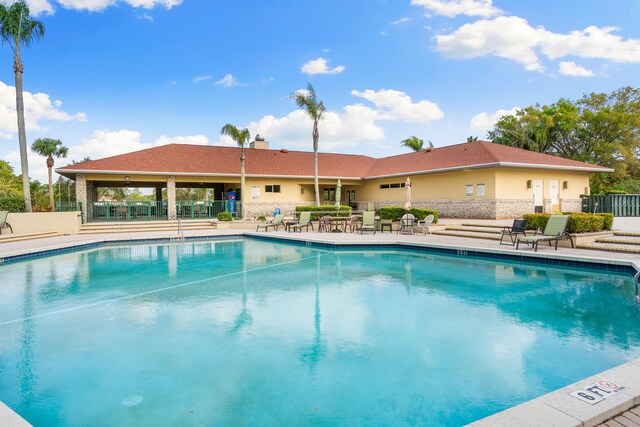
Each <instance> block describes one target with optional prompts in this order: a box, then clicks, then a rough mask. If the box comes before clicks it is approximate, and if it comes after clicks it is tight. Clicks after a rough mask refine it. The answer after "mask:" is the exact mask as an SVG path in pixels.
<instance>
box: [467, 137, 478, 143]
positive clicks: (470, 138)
mask: <svg viewBox="0 0 640 427" xmlns="http://www.w3.org/2000/svg"><path fill="white" fill-rule="evenodd" d="M477 140H478V137H477V136H468V137H467V142H476V141H477Z"/></svg>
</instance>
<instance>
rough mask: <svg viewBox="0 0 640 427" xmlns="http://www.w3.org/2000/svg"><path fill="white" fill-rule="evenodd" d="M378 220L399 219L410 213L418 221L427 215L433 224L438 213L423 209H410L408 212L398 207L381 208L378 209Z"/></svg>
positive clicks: (436, 219)
mask: <svg viewBox="0 0 640 427" xmlns="http://www.w3.org/2000/svg"><path fill="white" fill-rule="evenodd" d="M378 213H379V214H380V219H400V218H402V216H403V215H404V214H406V213H410V214H412V215H413V216H415V217H416V219H417V220H418V221H422V220H423V219H425V218H426V216H427V215H433V223H434V224H436V223H437V222H438V211H434V210H431V209H423V208H411V209H409V212H407V211H406V210H405V208H403V207H400V206H381V207H380V208H379V209H378Z"/></svg>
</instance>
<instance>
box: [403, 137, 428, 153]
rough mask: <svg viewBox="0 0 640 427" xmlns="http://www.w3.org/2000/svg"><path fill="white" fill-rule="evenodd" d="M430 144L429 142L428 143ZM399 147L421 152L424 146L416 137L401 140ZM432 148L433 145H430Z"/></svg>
mask: <svg viewBox="0 0 640 427" xmlns="http://www.w3.org/2000/svg"><path fill="white" fill-rule="evenodd" d="M429 144H431V142H429ZM400 145H402V146H403V147H407V148H410V149H412V150H413V151H422V146H423V145H424V141H423V140H421V139H420V138H418V137H417V136H411V137H409V138H407V139H403V140H402V141H401V142H400ZM431 145H432V146H433V144H431Z"/></svg>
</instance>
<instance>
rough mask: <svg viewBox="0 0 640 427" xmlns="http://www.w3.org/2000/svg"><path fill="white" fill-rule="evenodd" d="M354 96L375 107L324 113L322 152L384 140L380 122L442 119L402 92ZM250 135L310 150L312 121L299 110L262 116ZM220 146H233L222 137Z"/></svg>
mask: <svg viewBox="0 0 640 427" xmlns="http://www.w3.org/2000/svg"><path fill="white" fill-rule="evenodd" d="M352 94H353V95H355V96H358V97H360V98H364V99H367V100H368V101H371V102H372V103H373V105H374V107H375V108H372V107H369V106H366V105H363V104H359V103H356V104H350V105H347V106H345V107H344V108H343V109H342V111H338V112H336V111H327V112H326V113H325V117H324V120H322V122H321V123H320V143H321V146H322V149H323V150H333V149H335V148H337V147H354V146H357V145H358V144H360V143H363V142H368V143H376V142H377V141H382V140H384V138H385V134H384V128H383V127H382V126H381V124H380V122H385V121H386V122H390V121H412V122H428V121H432V120H438V119H439V118H441V117H442V116H443V114H442V111H440V109H439V108H438V106H437V105H436V104H434V103H432V102H430V101H419V102H415V103H414V102H412V101H411V98H410V97H409V96H408V95H406V94H405V93H404V92H400V91H395V90H380V91H373V90H365V91H362V92H358V91H353V92H352ZM249 130H250V132H251V135H255V134H257V133H260V134H263V135H265V136H266V137H267V139H269V140H272V141H277V142H278V143H279V144H280V145H281V146H296V147H301V148H304V149H308V148H309V147H311V141H312V138H311V120H310V119H309V118H308V117H307V116H306V115H305V113H304V112H303V111H302V110H296V111H292V112H291V113H289V114H287V115H286V116H284V117H279V118H278V117H275V116H265V117H263V118H262V119H260V120H259V121H255V122H251V123H250V124H249ZM219 143H220V144H222V145H233V142H232V141H230V140H225V139H224V138H221V139H220V141H219Z"/></svg>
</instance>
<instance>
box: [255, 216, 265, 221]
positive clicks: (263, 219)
mask: <svg viewBox="0 0 640 427" xmlns="http://www.w3.org/2000/svg"><path fill="white" fill-rule="evenodd" d="M256 220H258V221H266V220H267V218H266V217H264V216H259V217H258V218H256Z"/></svg>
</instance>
